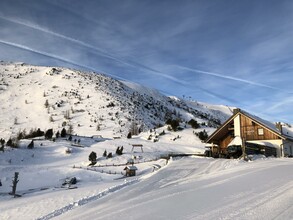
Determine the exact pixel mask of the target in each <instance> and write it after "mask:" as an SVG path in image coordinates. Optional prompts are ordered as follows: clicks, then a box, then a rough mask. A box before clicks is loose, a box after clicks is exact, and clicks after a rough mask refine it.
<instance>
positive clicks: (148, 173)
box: [0, 62, 293, 220]
mask: <svg viewBox="0 0 293 220" xmlns="http://www.w3.org/2000/svg"><path fill="white" fill-rule="evenodd" d="M0 76H1V79H0V100H1V108H0V111H1V114H0V115H1V117H0V134H1V135H0V138H9V137H11V136H18V135H19V134H20V133H29V132H30V130H31V129H35V128H40V129H42V130H44V131H45V130H47V129H49V128H52V129H53V130H54V136H53V137H54V138H53V139H50V140H46V139H44V138H43V137H41V138H36V139H34V141H33V143H34V144H33V147H32V148H30V149H29V148H28V146H29V145H30V144H31V143H32V140H31V139H21V140H19V142H18V146H17V147H16V148H12V147H8V146H5V148H4V151H0V183H1V184H0V219H12V220H14V219H39V220H45V219H46V220H47V219H118V218H119V219H149V218H150V216H151V218H152V219H216V218H221V219H235V218H237V219H247V218H249V219H292V207H293V206H292V192H293V190H292V181H291V180H292V172H290V171H291V170H292V166H293V164H292V159H290V158H264V157H261V156H259V157H255V158H252V159H253V160H252V161H250V162H245V161H243V160H227V159H213V158H204V157H197V156H188V157H182V153H184V154H199V153H202V152H203V151H204V143H202V141H201V140H200V139H199V138H198V137H197V136H196V135H195V133H197V132H200V131H203V130H206V131H207V132H208V133H211V132H212V131H214V129H215V127H216V126H218V125H219V124H220V123H221V122H223V121H224V120H226V118H227V117H229V115H231V111H230V109H229V108H228V107H224V106H215V105H210V104H207V103H199V102H194V101H188V100H183V99H179V98H177V97H167V96H164V95H163V94H161V93H159V92H158V91H156V90H153V89H150V88H145V87H143V86H141V85H138V84H134V83H130V82H121V81H118V80H115V79H113V78H110V77H107V76H105V75H102V74H96V73H85V72H81V71H77V70H71V69H64V68H56V67H37V66H31V65H26V64H22V63H4V62H2V63H1V66H0ZM167 119H176V120H178V121H179V127H181V129H178V130H177V131H173V130H171V129H168V125H166V124H165V122H166V120H167ZM190 119H194V120H196V121H197V124H196V125H197V126H196V128H193V127H192V126H191V125H190V124H188V123H187V122H188V121H189V120H190ZM134 125H135V126H134ZM133 127H137V128H139V129H140V130H141V132H140V133H139V134H137V135H132V138H130V139H129V138H127V137H126V136H127V134H128V132H129V131H130V130H133ZM63 128H65V129H67V130H68V131H70V130H71V132H72V133H73V135H72V140H70V139H69V135H67V137H63V138H62V137H59V138H57V137H55V134H56V131H60V130H61V129H63ZM20 131H21V132H20ZM133 145H135V146H141V148H140V147H138V148H136V149H134V148H133ZM122 147H123V153H122V155H120V154H119V152H118V151H117V149H118V148H119V149H121V148H122ZM93 152H94V153H96V155H97V158H96V161H95V163H94V164H91V163H90V161H89V156H90V155H91V154H92V153H93ZM176 154H177V157H176ZM178 154H179V155H180V154H181V156H179V157H178ZM129 164H132V166H134V167H135V169H136V175H135V176H132V177H126V176H125V175H126V171H125V169H126V166H129ZM128 168H129V167H128ZM15 172H18V173H19V176H18V180H19V182H18V183H17V189H16V198H14V196H13V195H11V194H10V192H11V191H12V188H11V186H12V182H13V180H14V175H15ZM72 179H75V182H74V183H73V182H71V180H72ZM210 208H211V209H210Z"/></svg>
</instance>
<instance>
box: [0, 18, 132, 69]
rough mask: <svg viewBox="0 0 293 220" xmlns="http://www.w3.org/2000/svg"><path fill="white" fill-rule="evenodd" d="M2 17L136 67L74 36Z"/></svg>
mask: <svg viewBox="0 0 293 220" xmlns="http://www.w3.org/2000/svg"><path fill="white" fill-rule="evenodd" d="M0 18H1V19H4V20H6V21H9V22H12V23H16V24H20V25H23V26H26V27H29V28H32V29H35V30H38V31H41V32H45V33H47V34H51V35H53V36H56V37H59V38H62V39H64V40H67V41H71V42H73V43H76V44H79V45H81V46H84V47H86V48H89V49H91V50H94V51H95V52H98V54H99V55H101V56H104V57H107V58H109V59H112V60H115V61H117V62H120V63H123V64H125V65H128V66H132V67H135V66H134V65H132V64H130V63H128V62H125V61H123V60H121V59H119V58H116V57H114V56H112V55H110V54H108V53H107V52H105V51H103V50H102V49H99V48H97V47H94V46H93V45H90V44H88V43H85V42H83V41H80V40H77V39H74V38H72V37H68V36H65V35H63V34H59V33H57V32H54V31H51V30H48V29H46V28H43V27H40V26H38V25H35V24H31V23H29V22H24V21H20V20H18V19H13V18H7V17H3V16H1V15H0Z"/></svg>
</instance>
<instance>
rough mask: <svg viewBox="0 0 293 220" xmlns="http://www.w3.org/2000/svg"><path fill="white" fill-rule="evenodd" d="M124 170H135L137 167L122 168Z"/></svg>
mask: <svg viewBox="0 0 293 220" xmlns="http://www.w3.org/2000/svg"><path fill="white" fill-rule="evenodd" d="M126 169H128V170H137V167H136V166H127V167H125V168H124V170H126Z"/></svg>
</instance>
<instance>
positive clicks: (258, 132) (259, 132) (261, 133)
mask: <svg viewBox="0 0 293 220" xmlns="http://www.w3.org/2000/svg"><path fill="white" fill-rule="evenodd" d="M257 134H258V135H259V136H264V129H263V128H258V129H257Z"/></svg>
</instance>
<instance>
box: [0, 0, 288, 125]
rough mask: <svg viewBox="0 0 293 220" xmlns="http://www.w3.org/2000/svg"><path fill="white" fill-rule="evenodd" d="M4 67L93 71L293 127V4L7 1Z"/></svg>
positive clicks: (2, 15)
mask: <svg viewBox="0 0 293 220" xmlns="http://www.w3.org/2000/svg"><path fill="white" fill-rule="evenodd" d="M0 60H5V61H24V62H27V63H30V64H36V65H48V66H49V65H50V66H51V65H52V66H65V67H73V68H77V69H88V70H93V71H96V72H102V73H105V74H108V75H111V76H115V77H117V78H119V79H125V80H129V81H133V82H137V83H140V84H142V85H145V86H148V87H152V88H156V89H158V90H160V91H162V92H164V93H165V94H168V95H176V96H178V97H183V95H184V96H185V97H191V98H192V99H194V100H198V101H203V102H208V103H213V104H222V105H229V106H235V107H239V108H243V109H245V110H247V111H249V112H251V113H253V114H256V115H258V116H260V117H263V118H265V119H269V120H272V121H284V122H289V123H293V114H292V112H293V111H292V110H293V89H292V86H293V75H292V72H293V1H290V0H288V1H285V0H245V1H240V0H239V1H235V0H192V1H187V0H178V1H172V0H168V1H163V0H150V1H148V0H144V1H143V0H132V1H128V0H109V1H107V0H103V1H98V0H97V1H94V0H82V1H80V0H26V1H23V0H1V1H0Z"/></svg>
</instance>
